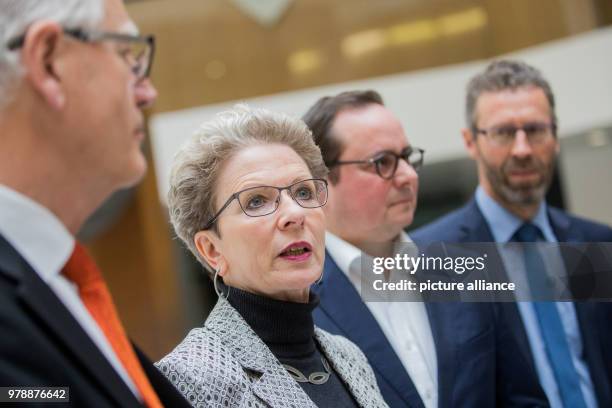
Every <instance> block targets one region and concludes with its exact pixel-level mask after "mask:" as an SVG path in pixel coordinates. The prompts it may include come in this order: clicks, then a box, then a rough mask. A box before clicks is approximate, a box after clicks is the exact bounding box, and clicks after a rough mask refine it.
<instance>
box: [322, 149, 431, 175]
mask: <svg viewBox="0 0 612 408" xmlns="http://www.w3.org/2000/svg"><path fill="white" fill-rule="evenodd" d="M424 154H425V150H423V149H421V148H418V147H412V146H408V147H406V148H405V149H403V150H402V152H401V153H399V154H397V153H395V152H393V151H390V150H385V151H382V152H379V153H377V154H376V155H374V156H373V157H371V158H369V159H366V160H337V161H335V162H333V163H331V164H330V167H333V166H342V165H345V164H367V165H372V164H373V165H374V166H375V167H376V173H378V175H379V176H380V177H382V178H383V179H385V180H389V179H392V178H393V176H394V175H395V172H396V171H397V165H398V163H399V160H400V159H404V160H405V161H406V163H408V164H409V165H410V166H412V168H413V169H414V170H415V171H417V172H418V171H419V170H420V168H421V167H422V165H423V156H424Z"/></svg>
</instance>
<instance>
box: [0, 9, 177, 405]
mask: <svg viewBox="0 0 612 408" xmlns="http://www.w3.org/2000/svg"><path fill="white" fill-rule="evenodd" d="M153 47H154V43H153V38H152V37H142V36H140V35H138V31H137V29H136V26H135V25H134V23H133V22H132V21H131V20H130V18H129V16H128V15H127V12H126V10H125V8H124V5H123V3H122V2H121V1H120V0H61V1H60V0H45V1H38V0H2V1H1V6H0V49H1V51H0V135H1V136H0V140H1V141H0V144H1V146H2V148H1V149H0V331H1V332H2V333H3V335H2V337H1V339H0V354H1V355H2V358H1V359H0V385H1V386H5V387H6V386H10V387H17V388H19V387H24V386H30V387H45V386H46V387H49V386H61V387H69V390H68V391H69V400H70V403H71V404H72V405H74V406H122V407H127V406H141V405H145V406H148V407H160V406H162V405H168V406H183V405H185V406H187V402H186V401H185V400H184V399H183V398H182V397H181V396H180V395H179V394H178V393H177V392H176V391H175V389H174V388H173V387H172V386H171V385H170V384H169V383H168V382H166V380H165V378H164V377H163V376H162V375H161V373H159V372H158V371H157V370H156V369H155V367H154V366H153V365H152V364H151V363H150V362H149V361H148V360H147V359H146V358H145V357H144V356H143V355H142V354H141V353H140V352H139V351H138V350H137V349H135V348H133V346H132V344H131V343H130V341H129V340H128V338H127V336H126V334H125V332H124V330H123V327H122V325H121V322H120V321H119V319H118V317H117V315H116V311H115V309H114V306H113V304H112V299H111V297H110V294H109V293H108V290H107V288H106V285H105V283H104V280H103V279H102V277H101V275H100V273H99V271H98V270H97V268H96V266H95V264H94V263H93V261H92V260H91V259H90V258H89V256H88V255H87V252H86V251H85V250H84V248H83V247H82V246H81V245H80V244H79V243H78V242H75V238H74V237H75V235H76V233H77V232H78V231H79V229H80V227H81V226H82V224H83V222H84V221H85V220H86V219H87V218H88V217H89V216H90V215H91V214H92V213H93V212H94V210H95V209H96V208H97V207H98V206H99V205H100V204H101V203H102V202H103V201H104V200H105V199H106V198H108V197H109V196H110V195H111V194H112V193H113V192H114V191H116V190H118V189H120V188H124V187H128V186H132V185H134V184H135V183H136V182H138V181H139V180H140V179H141V178H142V176H143V175H144V173H145V170H146V161H145V158H144V156H143V154H142V152H141V150H140V145H141V143H142V140H143V138H144V134H145V133H144V119H143V115H142V112H141V109H142V108H145V107H147V106H149V105H150V104H152V103H153V101H154V100H155V98H156V96H157V95H156V90H155V88H154V87H153V85H152V84H151V83H150V82H149V79H148V74H149V69H150V67H151V62H152V57H153ZM62 395H64V396H66V397H67V394H63V393H57V396H58V397H59V400H60V401H66V400H65V399H61V396H62Z"/></svg>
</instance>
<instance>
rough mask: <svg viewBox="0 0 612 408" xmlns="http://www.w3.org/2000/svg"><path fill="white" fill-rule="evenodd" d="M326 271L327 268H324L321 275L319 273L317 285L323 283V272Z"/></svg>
mask: <svg viewBox="0 0 612 408" xmlns="http://www.w3.org/2000/svg"><path fill="white" fill-rule="evenodd" d="M324 272H325V270H322V271H321V275H319V279H317V280H316V281H315V284H316V285H320V284H321V282H322V281H323V273H324Z"/></svg>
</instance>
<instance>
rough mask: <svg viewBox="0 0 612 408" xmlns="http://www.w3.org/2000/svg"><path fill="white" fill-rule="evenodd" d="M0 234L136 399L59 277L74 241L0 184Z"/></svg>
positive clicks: (47, 214)
mask: <svg viewBox="0 0 612 408" xmlns="http://www.w3.org/2000/svg"><path fill="white" fill-rule="evenodd" d="M0 234H1V235H2V236H3V237H4V238H5V239H6V240H7V241H8V242H9V243H10V244H11V245H12V246H13V247H14V248H15V249H16V250H17V252H19V254H20V255H21V256H23V258H24V259H25V260H26V261H27V262H28V264H29V265H30V266H31V267H32V269H34V271H35V272H36V273H37V274H38V275H39V276H40V278H41V279H42V280H43V281H44V282H45V283H46V284H47V285H49V287H50V288H51V290H52V291H53V292H54V293H55V294H56V296H57V297H58V298H59V299H60V300H61V301H62V303H63V304H64V306H66V308H67V309H68V311H69V312H70V313H71V314H72V316H73V317H74V318H75V319H76V320H77V322H78V323H79V324H80V325H81V327H82V328H83V330H85V332H86V333H87V334H88V335H89V337H90V338H91V340H92V341H93V342H94V343H95V344H96V346H98V348H99V349H100V351H101V352H102V354H103V355H104V356H105V357H106V359H107V360H108V361H109V362H110V364H111V365H112V366H113V368H114V369H115V370H116V371H117V373H118V374H119V376H121V378H122V379H123V381H124V382H125V383H126V384H127V385H128V387H129V388H130V389H131V390H132V392H133V393H134V395H136V397H138V398H139V399H141V398H140V394H139V392H138V390H137V388H136V386H135V385H134V383H133V382H132V379H131V378H130V376H129V375H128V374H127V372H126V370H125V368H124V367H123V365H122V364H121V362H120V361H119V358H118V357H117V355H116V354H115V352H114V350H113V348H112V346H111V345H110V343H109V342H108V340H107V339H106V336H104V333H103V332H102V330H101V329H100V326H98V324H97V323H96V321H95V319H94V318H93V317H92V316H91V314H89V311H88V310H87V308H86V307H85V305H84V304H83V302H82V301H81V298H80V297H79V291H78V288H77V286H76V285H75V284H74V283H72V282H71V281H69V280H68V279H66V277H64V275H62V274H61V270H62V268H63V267H64V265H65V264H66V262H68V259H69V258H70V255H71V254H72V251H73V249H74V245H75V241H74V237H73V236H72V234H70V232H69V231H68V230H67V229H66V227H65V226H64V224H62V222H61V221H60V220H59V219H58V218H57V217H56V216H55V215H54V214H53V213H52V212H51V211H49V209H47V208H46V207H43V206H42V205H40V204H39V203H37V202H35V201H33V200H32V199H30V198H29V197H26V196H24V195H23V194H20V193H18V192H17V191H15V190H13V189H11V188H9V187H7V186H5V185H2V184H0Z"/></svg>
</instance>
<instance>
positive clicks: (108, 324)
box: [62, 242, 163, 408]
mask: <svg viewBox="0 0 612 408" xmlns="http://www.w3.org/2000/svg"><path fill="white" fill-rule="evenodd" d="M62 273H63V274H64V276H66V277H67V278H68V279H70V280H71V281H72V282H74V283H75V284H76V285H77V286H78V288H79V296H80V297H81V300H82V301H83V303H84V304H85V306H86V307H87V310H89V313H90V314H91V315H92V317H93V318H94V319H95V320H96V322H97V323H98V326H100V329H102V331H103V332H104V335H105V336H106V339H107V340H108V342H109V343H110V344H111V346H112V347H113V350H115V354H116V355H117V357H119V360H120V361H121V364H123V367H124V368H125V370H126V371H127V373H128V375H129V376H130V378H131V379H132V381H133V382H134V384H135V385H136V388H138V391H139V392H140V395H141V396H142V398H143V400H144V403H145V405H146V406H147V407H149V408H158V407H160V408H161V407H163V405H162V404H161V402H160V401H159V398H158V397H157V394H156V393H155V390H153V387H152V386H151V384H150V383H149V380H148V378H147V376H146V375H145V373H144V371H143V369H142V367H141V365H140V362H139V361H138V358H137V357H136V353H135V352H134V349H133V348H132V345H131V344H130V342H129V341H128V338H127V336H126V334H125V330H124V329H123V326H122V325H121V321H119V316H118V315H117V310H116V309H115V305H114V304H113V299H112V297H111V295H110V292H109V291H108V288H107V287H106V283H104V279H102V275H101V274H100V271H99V270H98V267H97V266H96V264H95V262H94V261H93V259H92V258H91V257H90V256H89V254H88V253H87V250H86V249H85V247H84V246H83V245H81V244H80V243H78V242H77V243H76V245H75V247H74V251H73V252H72V255H71V256H70V259H69V260H68V263H66V266H64V269H63V270H62Z"/></svg>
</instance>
